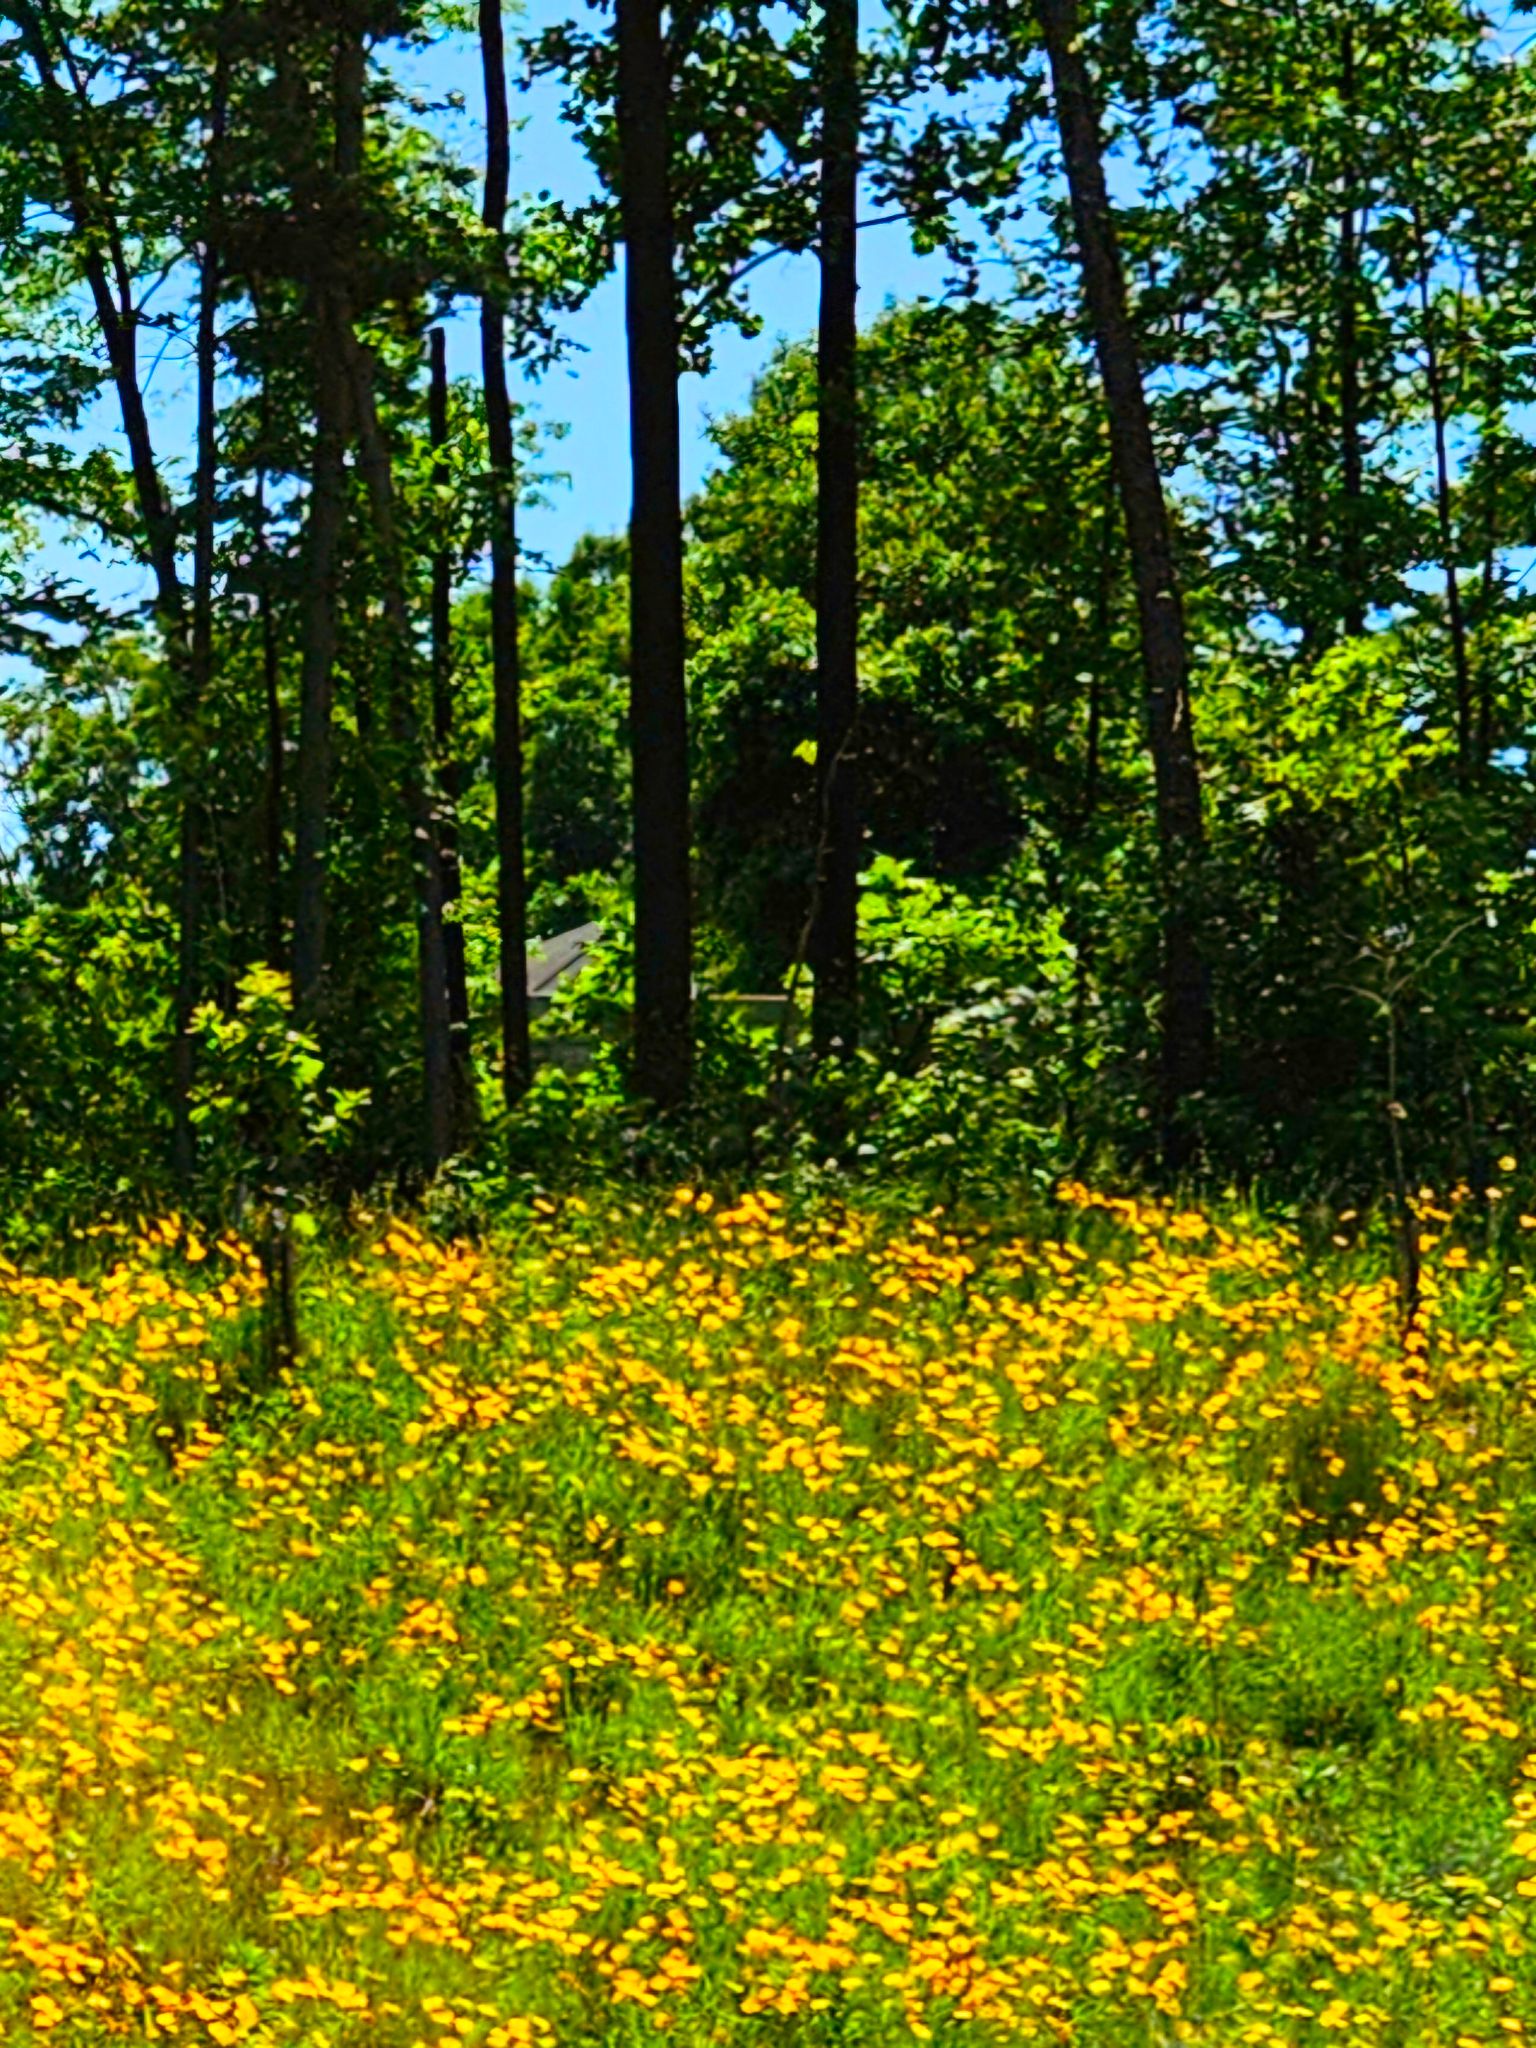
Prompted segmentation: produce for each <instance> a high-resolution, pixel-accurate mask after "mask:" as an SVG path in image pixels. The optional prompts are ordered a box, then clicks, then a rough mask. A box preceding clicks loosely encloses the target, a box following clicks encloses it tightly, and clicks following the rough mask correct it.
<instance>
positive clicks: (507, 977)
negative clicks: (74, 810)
mask: <svg viewBox="0 0 1536 2048" xmlns="http://www.w3.org/2000/svg"><path fill="white" fill-rule="evenodd" d="M501 9H502V0H480V56H481V64H482V67H483V70H484V74H485V109H486V132H487V138H488V147H487V151H486V169H485V208H484V214H483V219H484V223H485V226H486V229H487V230H488V232H489V233H490V234H492V235H494V236H495V237H496V238H497V244H498V249H499V248H500V243H501V238H502V237H503V236H504V235H505V232H506V225H507V194H508V188H509V185H510V182H511V163H512V152H511V122H510V117H509V113H508V107H507V60H506V45H505V35H504V32H503V29H502V19H501ZM500 284H501V258H500V257H498V275H497V279H496V282H495V285H494V286H493V287H491V288H488V289H487V291H486V292H485V294H484V296H483V298H482V300H481V304H480V357H481V376H482V381H483V385H484V391H485V426H486V446H487V455H488V458H489V462H490V485H491V701H492V728H493V730H492V755H493V779H494V782H495V788H496V858H497V884H496V920H497V955H498V962H499V966H500V975H501V1085H502V1096H503V1099H504V1101H505V1103H506V1106H507V1108H508V1109H509V1110H511V1109H515V1108H516V1107H517V1105H518V1103H519V1102H521V1101H522V1099H523V1097H524V1096H525V1095H526V1094H527V1092H528V1089H529V1087H530V1086H531V1085H532V1081H533V1049H532V1046H531V1044H530V1040H529V1028H528V892H527V879H526V871H525V865H524V851H523V706H522V661H521V647H520V644H519V627H520V621H519V617H518V594H517V460H516V455H517V451H516V445H515V442H514V438H513V428H512V401H511V396H510V393H509V391H508V388H507V358H506V339H507V336H506V312H505V307H504V301H503V297H502V294H501V291H500V290H499V286H500Z"/></svg>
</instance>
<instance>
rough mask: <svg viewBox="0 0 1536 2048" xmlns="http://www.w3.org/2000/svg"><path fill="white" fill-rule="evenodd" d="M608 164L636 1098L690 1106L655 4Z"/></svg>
mask: <svg viewBox="0 0 1536 2048" xmlns="http://www.w3.org/2000/svg"><path fill="white" fill-rule="evenodd" d="M618 35H619V98H618V117H619V118H618V127H619V160H620V189H621V200H622V212H623V231H624V294H625V313H626V319H627V327H628V341H629V423H630V460H631V465H632V469H633V476H634V504H633V510H632V514H631V519H630V565H629V580H630V752H631V760H632V765H633V777H634V839H635V1047H634V1086H635V1089H636V1091H637V1092H638V1093H639V1094H640V1095H642V1096H645V1097H647V1098H649V1099H650V1100H651V1101H652V1102H654V1103H655V1104H656V1105H657V1106H658V1107H660V1108H664V1109H665V1108H672V1107H675V1106H677V1105H679V1104H681V1103H683V1102H685V1101H686V1100H687V1098H688V1094H689V1091H690V1087H691V1083H692V1067H693V1015H692V1011H693V997H692V969H693V917H692V901H691V885H690V876H689V837H690V833H689V810H688V698H687V677H686V667H685V644H684V627H683V522H682V451H681V430H680V426H679V420H678V388H677V387H678V317H677V279H676V271H675V262H676V247H675V225H674V220H673V211H672V185H671V161H670V150H671V130H672V122H671V109H670V102H671V94H672V83H671V78H670V75H669V68H668V55H667V49H666V43H665V39H664V37H663V35H662V26H661V0H618Z"/></svg>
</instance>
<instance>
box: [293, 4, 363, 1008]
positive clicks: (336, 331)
mask: <svg viewBox="0 0 1536 2048" xmlns="http://www.w3.org/2000/svg"><path fill="white" fill-rule="evenodd" d="M366 79H367V53H366V50H365V48H364V44H363V39H362V36H361V35H360V34H358V33H356V32H355V31H351V30H349V31H347V32H346V33H344V34H343V35H342V36H341V37H340V38H339V40H338V42H337V46H336V57H335V71H334V80H333V90H334V100H335V117H336V139H335V156H334V162H333V186H334V189H333V193H332V203H333V205H334V204H335V202H336V199H337V197H338V195H339V194H343V193H344V192H345V188H346V187H347V185H348V184H350V183H351V182H352V181H353V180H355V178H356V177H357V175H358V173H359V171H360V170H361V168H362V160H363V97H364V87H365V83H366ZM337 211H338V212H339V211H340V208H339V207H338V208H337ZM347 253H348V252H346V251H345V250H342V249H339V248H338V249H335V250H333V252H332V268H331V271H330V272H329V274H326V275H323V276H321V277H319V278H318V279H316V280H315V283H314V288H313V294H312V303H311V330H312V344H313V349H314V379H315V383H314V391H315V448H314V458H313V472H312V475H311V477H310V495H309V517H308V521H307V527H306V533H305V546H306V553H307V556H308V561H307V585H308V587H307V590H306V594H305V606H304V651H303V660H302V663H301V667H300V672H299V752H298V759H297V761H296V763H295V766H294V832H293V987H294V1002H295V1007H296V1009H297V1010H298V1012H299V1014H300V1015H301V1016H303V1017H305V1018H312V1017H313V1015H314V1013H315V1011H316V1009H317V1008H318V1006H319V1001H320V981H321V976H322V974H323V973H324V970H325V937H326V933H325V927H326V907H327V906H326V896H327V879H326V856H327V842H328V839H329V835H330V806H331V716H332V711H333V709H334V703H335V691H336V643H337V613H338V609H339V604H340V574H341V542H342V533H343V529H344V527H345V524H346V501H347V467H346V464H347V428H348V424H349V422H348V389H347V373H346V365H345V356H346V350H347V347H348V344H349V341H350V337H351V318H350V311H349V307H348V304H347V295H346V290H345V284H344V279H343V275H342V271H343V267H344V265H345V263H346V260H347Z"/></svg>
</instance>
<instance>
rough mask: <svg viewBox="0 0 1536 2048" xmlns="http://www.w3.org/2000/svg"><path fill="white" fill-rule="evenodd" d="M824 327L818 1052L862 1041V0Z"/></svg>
mask: <svg viewBox="0 0 1536 2048" xmlns="http://www.w3.org/2000/svg"><path fill="white" fill-rule="evenodd" d="M821 64H822V79H821V104H822V154H821V332H820V338H819V346H818V351H817V358H816V374H817V386H818V390H817V398H818V412H819V435H818V442H817V458H816V513H817V560H816V761H817V771H818V777H819V780H820V783H821V803H820V807H819V808H820V815H821V835H820V848H819V861H818V867H819V872H818V874H817V878H816V922H815V925H814V927H813V931H812V945H811V957H812V961H813V964H814V966H815V970H816V989H815V1001H814V1007H813V1013H812V1030H813V1037H814V1041H815V1045H816V1049H817V1051H818V1052H821V1053H827V1052H830V1051H833V1050H838V1051H840V1052H842V1053H845V1054H846V1053H850V1052H852V1051H853V1050H854V1048H855V1047H856V1046H857V1044H858V1036H859V952H858V947H859V855H860V845H861V837H862V835H861V827H860V802H859V774H858V758H857V753H856V740H855V735H856V732H857V726H858V709H859V676H858V657H859V589H858V577H859V472H858V463H859V420H858V403H859V393H858V339H859V329H858V292H859V273H858V187H859V140H860V128H861V125H862V116H861V109H860V93H859V0H826V5H825V7H824V10H823V26H822V49H821Z"/></svg>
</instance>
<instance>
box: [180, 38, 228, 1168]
mask: <svg viewBox="0 0 1536 2048" xmlns="http://www.w3.org/2000/svg"><path fill="white" fill-rule="evenodd" d="M228 97H229V65H228V60H227V58H226V56H225V54H224V50H223V48H222V45H221V47H220V49H219V51H218V55H217V57H216V58H215V62H214V77H213V107H212V119H211V121H210V123H209V142H208V192H207V197H206V207H207V216H208V217H207V222H206V227H205V234H204V240H203V246H202V257H201V265H200V270H201V275H200V277H199V281H198V283H199V291H198V309H197V481H196V487H195V492H194V517H193V564H192V659H191V663H190V666H189V672H188V676H187V689H186V691H185V693H184V698H183V702H182V704H181V707H180V716H181V722H182V732H183V735H184V738H185V739H189V738H190V736H191V734H192V733H193V732H194V731H195V729H196V726H197V722H198V721H199V720H200V718H201V717H202V715H203V711H204V708H205V707H206V705H207V704H208V701H209V698H210V696H211V694H212V690H213V570H214V547H215V538H216V536H215V527H216V522H217V516H218V486H219V413H218V376H219V291H220V288H221V285H222V281H223V280H222V276H221V270H220V246H219V236H220V232H221V225H220V214H221V211H222V207H223V195H222V187H221V181H222V176H223V163H222V158H223V153H224V132H225V126H226V121H227V117H228ZM206 830H207V819H206V817H205V815H204V809H203V805H202V804H201V803H200V801H199V799H198V795H197V783H196V778H195V775H193V774H185V775H184V776H183V786H182V793H181V820H180V834H181V848H180V869H181V873H180V881H179V886H178V898H177V917H176V927H177V948H176V949H177V974H176V1047H175V1086H174V1096H173V1102H174V1119H175V1143H174V1151H175V1166H176V1173H177V1177H178V1178H179V1179H180V1180H181V1181H182V1182H183V1183H185V1182H187V1181H189V1180H190V1179H191V1177H192V1172H193V1169H194V1166H195V1165H196V1152H195V1147H194V1142H193V1133H192V1081H193V1065H194V1061H193V1044H192V1016H193V1012H194V1011H195V1010H196V1008H197V997H198V954H199V949H200V940H201V936H202V908H203V841H204V837H205V834H206Z"/></svg>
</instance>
